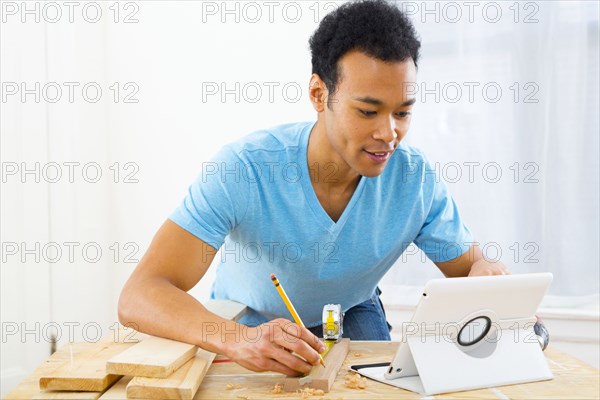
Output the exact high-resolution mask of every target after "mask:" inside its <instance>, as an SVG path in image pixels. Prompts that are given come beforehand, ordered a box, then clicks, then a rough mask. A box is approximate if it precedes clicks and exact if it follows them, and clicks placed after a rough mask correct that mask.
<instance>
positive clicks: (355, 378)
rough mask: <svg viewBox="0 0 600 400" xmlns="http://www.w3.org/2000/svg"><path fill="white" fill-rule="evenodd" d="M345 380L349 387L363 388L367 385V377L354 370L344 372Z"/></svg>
mask: <svg viewBox="0 0 600 400" xmlns="http://www.w3.org/2000/svg"><path fill="white" fill-rule="evenodd" d="M344 379H345V380H346V382H345V385H346V387H347V388H350V389H364V388H366V387H367V378H364V377H361V376H360V375H359V374H357V373H355V372H351V373H349V374H346V376H345V377H344Z"/></svg>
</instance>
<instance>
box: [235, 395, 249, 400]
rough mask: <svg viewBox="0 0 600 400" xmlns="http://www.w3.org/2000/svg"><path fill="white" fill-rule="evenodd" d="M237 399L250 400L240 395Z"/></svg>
mask: <svg viewBox="0 0 600 400" xmlns="http://www.w3.org/2000/svg"><path fill="white" fill-rule="evenodd" d="M237 398H238V399H242V400H248V399H249V397H248V396H242V395H239V396H238V397H237Z"/></svg>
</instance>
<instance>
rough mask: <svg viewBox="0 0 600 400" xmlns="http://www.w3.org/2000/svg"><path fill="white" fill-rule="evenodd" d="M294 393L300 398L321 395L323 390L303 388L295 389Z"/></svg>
mask: <svg viewBox="0 0 600 400" xmlns="http://www.w3.org/2000/svg"><path fill="white" fill-rule="evenodd" d="M296 393H298V394H299V395H300V398H302V399H306V398H308V397H310V396H323V395H324V394H325V392H324V391H323V390H321V389H313V388H304V389H302V390H297V391H296Z"/></svg>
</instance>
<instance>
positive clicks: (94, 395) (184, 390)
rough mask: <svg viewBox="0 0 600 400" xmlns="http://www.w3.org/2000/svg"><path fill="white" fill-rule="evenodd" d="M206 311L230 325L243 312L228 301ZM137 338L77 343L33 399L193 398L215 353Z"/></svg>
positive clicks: (42, 379) (157, 339) (41, 383)
mask: <svg viewBox="0 0 600 400" xmlns="http://www.w3.org/2000/svg"><path fill="white" fill-rule="evenodd" d="M206 306H207V308H209V309H210V310H211V311H213V312H215V313H217V314H219V315H221V316H222V317H223V318H227V319H231V320H236V319H238V318H239V317H240V316H241V315H242V314H243V312H244V311H245V306H243V305H241V304H239V303H235V302H229V301H228V302H224V301H218V302H216V303H213V302H212V301H211V302H209V303H207V304H206ZM140 336H141V337H142V339H141V340H140V341H138V342H137V343H126V342H124V341H114V340H113V339H112V338H111V339H108V338H107V339H103V340H101V341H99V342H97V343H84V344H78V345H77V346H76V350H75V351H74V352H72V353H71V357H69V358H68V359H63V360H61V361H60V362H59V363H56V365H53V366H52V368H50V369H49V372H48V373H47V374H44V375H43V376H42V377H40V379H39V388H40V392H39V393H38V394H37V395H36V396H34V397H33V398H34V399H90V400H92V399H94V400H95V399H104V400H106V399H120V400H121V399H126V398H127V399H189V400H191V399H193V398H194V395H195V394H196V392H197V391H198V388H199V387H200V384H201V383H202V379H203V378H204V376H205V375H206V372H207V371H208V368H209V367H210V365H211V363H212V361H213V360H214V358H215V354H214V353H210V352H208V351H205V350H203V349H200V348H198V347H197V346H194V345H192V344H188V343H181V342H177V341H174V340H170V339H165V338H160V337H155V336H149V335H143V334H139V335H137V337H140ZM119 337H122V335H119ZM129 337H131V335H129Z"/></svg>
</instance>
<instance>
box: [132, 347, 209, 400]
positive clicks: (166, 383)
mask: <svg viewBox="0 0 600 400" xmlns="http://www.w3.org/2000/svg"><path fill="white" fill-rule="evenodd" d="M214 358H215V354H214V353H210V352H208V351H205V350H202V349H198V352H197V353H196V356H195V357H194V358H192V359H191V360H189V361H188V362H187V363H185V364H184V365H183V366H182V367H181V368H179V369H178V370H177V371H175V372H173V373H172V374H171V375H170V376H169V377H168V378H165V379H158V378H143V377H135V378H133V379H132V380H131V382H130V383H129V384H128V385H127V398H129V399H184V400H192V399H193V398H194V395H195V394H196V392H197V391H198V388H199V387H200V383H201V382H202V379H203V378H204V375H206V372H207V371H208V368H209V367H210V364H211V363H212V361H213V360H214Z"/></svg>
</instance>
